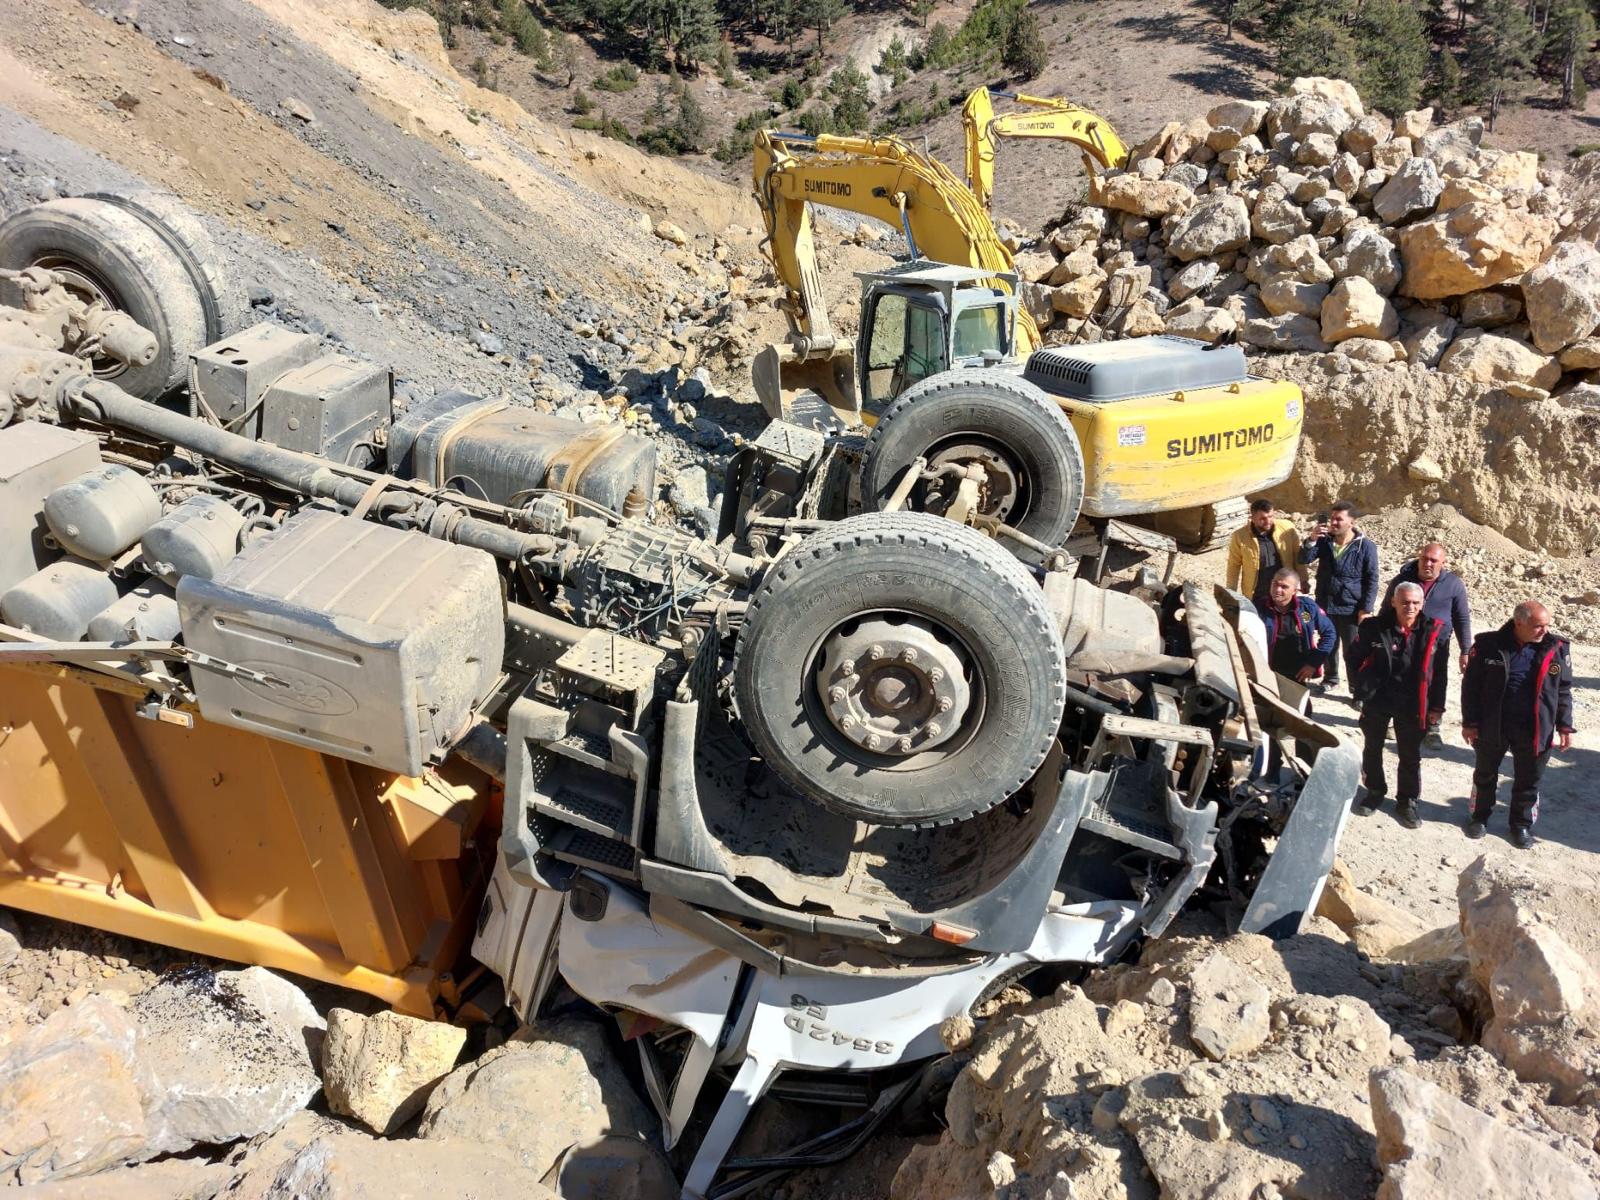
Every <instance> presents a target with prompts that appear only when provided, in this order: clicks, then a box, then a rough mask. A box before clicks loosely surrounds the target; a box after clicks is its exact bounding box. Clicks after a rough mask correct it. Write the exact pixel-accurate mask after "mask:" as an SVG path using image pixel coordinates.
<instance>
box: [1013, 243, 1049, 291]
mask: <svg viewBox="0 0 1600 1200" xmlns="http://www.w3.org/2000/svg"><path fill="white" fill-rule="evenodd" d="M1012 266H1013V268H1014V269H1015V270H1016V272H1017V274H1018V275H1020V276H1022V279H1023V281H1024V282H1026V283H1044V282H1045V281H1046V280H1048V279H1049V278H1050V275H1051V272H1053V271H1054V270H1055V269H1056V256H1055V255H1054V254H1051V253H1050V252H1049V251H1048V250H1024V251H1023V252H1022V253H1021V254H1018V255H1016V256H1015V258H1014V259H1013V260H1012Z"/></svg>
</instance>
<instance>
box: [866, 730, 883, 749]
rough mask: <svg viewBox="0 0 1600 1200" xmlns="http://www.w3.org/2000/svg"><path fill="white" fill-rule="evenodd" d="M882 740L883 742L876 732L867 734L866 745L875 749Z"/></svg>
mask: <svg viewBox="0 0 1600 1200" xmlns="http://www.w3.org/2000/svg"><path fill="white" fill-rule="evenodd" d="M882 742H883V739H882V738H880V737H879V736H878V735H877V734H875V733H869V734H867V741H866V746H867V749H868V750H876V749H877V748H878V747H879V745H881V744H882Z"/></svg>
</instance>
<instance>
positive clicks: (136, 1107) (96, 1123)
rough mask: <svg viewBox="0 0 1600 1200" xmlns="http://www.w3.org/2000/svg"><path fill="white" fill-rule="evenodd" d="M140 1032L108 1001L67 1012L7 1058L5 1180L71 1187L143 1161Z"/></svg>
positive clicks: (0, 1062)
mask: <svg viewBox="0 0 1600 1200" xmlns="http://www.w3.org/2000/svg"><path fill="white" fill-rule="evenodd" d="M137 1038H138V1027H137V1026H136V1025H135V1024H134V1022H133V1020H132V1019H131V1018H130V1017H129V1016H128V1014H127V1013H126V1012H125V1011H123V1010H122V1009H121V1008H119V1007H118V1006H117V1005H115V1004H113V1003H112V1002H111V1001H110V1000H108V999H105V998H103V997H98V996H96V997H91V998H90V999H89V1000H87V1001H85V1002H84V1003H83V1004H78V1005H73V1006H72V1007H71V1008H63V1009H60V1010H59V1011H57V1012H55V1013H53V1014H52V1015H51V1017H50V1019H49V1020H47V1021H46V1022H45V1023H44V1024H43V1025H40V1026H38V1027H37V1028H35V1029H32V1030H29V1031H28V1032H27V1033H25V1034H23V1035H22V1036H21V1037H19V1038H17V1039H16V1040H15V1041H13V1042H11V1043H10V1044H9V1045H8V1046H7V1047H6V1048H5V1052H4V1057H3V1058H0V1180H4V1181H5V1182H6V1183H12V1184H17V1183H20V1184H30V1183H42V1182H45V1181H48V1180H52V1179H70V1178H72V1177H73V1176H76V1175H87V1174H89V1173H90V1172H92V1171H98V1170H100V1169H102V1168H104V1167H110V1166H114V1165H116V1164H118V1163H122V1162H128V1161H130V1160H132V1159H136V1158H138V1157H140V1154H141V1151H143V1149H144V1147H145V1118H144V1098H145V1093H146V1090H147V1088H148V1080H146V1079H141V1078H140V1077H139V1064H138V1060H137V1058H136V1054H135V1046H136V1042H137Z"/></svg>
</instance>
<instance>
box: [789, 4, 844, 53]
mask: <svg viewBox="0 0 1600 1200" xmlns="http://www.w3.org/2000/svg"><path fill="white" fill-rule="evenodd" d="M845 12H846V4H845V0H800V19H801V23H802V24H803V25H804V26H805V28H807V29H814V30H816V33H817V53H818V54H819V55H820V54H821V53H822V49H823V46H822V39H823V38H824V37H825V36H826V35H827V33H828V31H829V30H830V29H832V28H833V23H834V22H835V21H837V20H838V19H839V18H840V17H842V16H844V14H845Z"/></svg>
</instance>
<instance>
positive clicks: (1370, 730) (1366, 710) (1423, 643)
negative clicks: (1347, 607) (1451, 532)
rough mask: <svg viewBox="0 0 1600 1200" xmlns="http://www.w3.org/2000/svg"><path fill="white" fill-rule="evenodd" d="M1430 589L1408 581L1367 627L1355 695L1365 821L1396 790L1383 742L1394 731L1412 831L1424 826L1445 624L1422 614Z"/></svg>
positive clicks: (1403, 817)
mask: <svg viewBox="0 0 1600 1200" xmlns="http://www.w3.org/2000/svg"><path fill="white" fill-rule="evenodd" d="M1422 604H1423V595H1422V585H1421V584H1416V583H1402V584H1400V585H1399V586H1398V587H1397V588H1395V590H1394V599H1393V600H1392V601H1391V602H1390V605H1389V607H1388V608H1386V609H1384V611H1383V612H1381V613H1379V614H1378V615H1377V616H1375V617H1368V618H1367V619H1366V620H1365V621H1363V622H1361V627H1360V629H1358V630H1357V631H1356V640H1355V645H1354V647H1353V648H1352V654H1351V656H1350V661H1351V665H1352V667H1353V670H1352V672H1351V679H1350V690H1351V693H1352V695H1354V696H1355V698H1356V699H1357V700H1359V701H1360V702H1361V735H1362V737H1363V739H1364V745H1363V748H1362V755H1361V781H1362V783H1363V784H1364V785H1365V786H1366V790H1367V794H1366V796H1365V797H1363V799H1362V801H1361V803H1359V804H1357V805H1356V812H1357V814H1359V815H1360V816H1363V817H1366V816H1371V815H1372V814H1373V813H1375V812H1377V811H1378V809H1380V808H1382V807H1383V802H1384V800H1385V799H1386V798H1387V794H1388V791H1389V786H1388V784H1387V783H1386V782H1385V780H1384V777H1383V743H1384V740H1385V739H1386V738H1387V737H1388V735H1389V726H1390V725H1391V724H1393V726H1394V744H1395V749H1396V750H1397V751H1398V752H1399V755H1400V770H1399V773H1398V778H1397V779H1396V787H1397V791H1398V793H1399V795H1398V800H1399V803H1398V805H1397V806H1396V809H1395V816H1396V818H1397V819H1398V820H1399V822H1400V824H1402V825H1404V826H1405V827H1406V828H1407V829H1415V828H1417V827H1418V826H1419V825H1421V824H1422V818H1421V817H1420V816H1419V815H1418V813H1417V800H1418V798H1419V797H1420V796H1421V793H1422V731H1423V730H1424V729H1425V728H1426V727H1427V720H1428V687H1429V685H1430V684H1431V682H1432V676H1433V671H1434V669H1435V664H1434V657H1435V654H1436V652H1437V649H1438V645H1439V640H1440V639H1441V638H1442V637H1443V636H1444V622H1443V621H1438V620H1435V619H1434V618H1432V617H1425V616H1423V615H1422Z"/></svg>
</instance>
